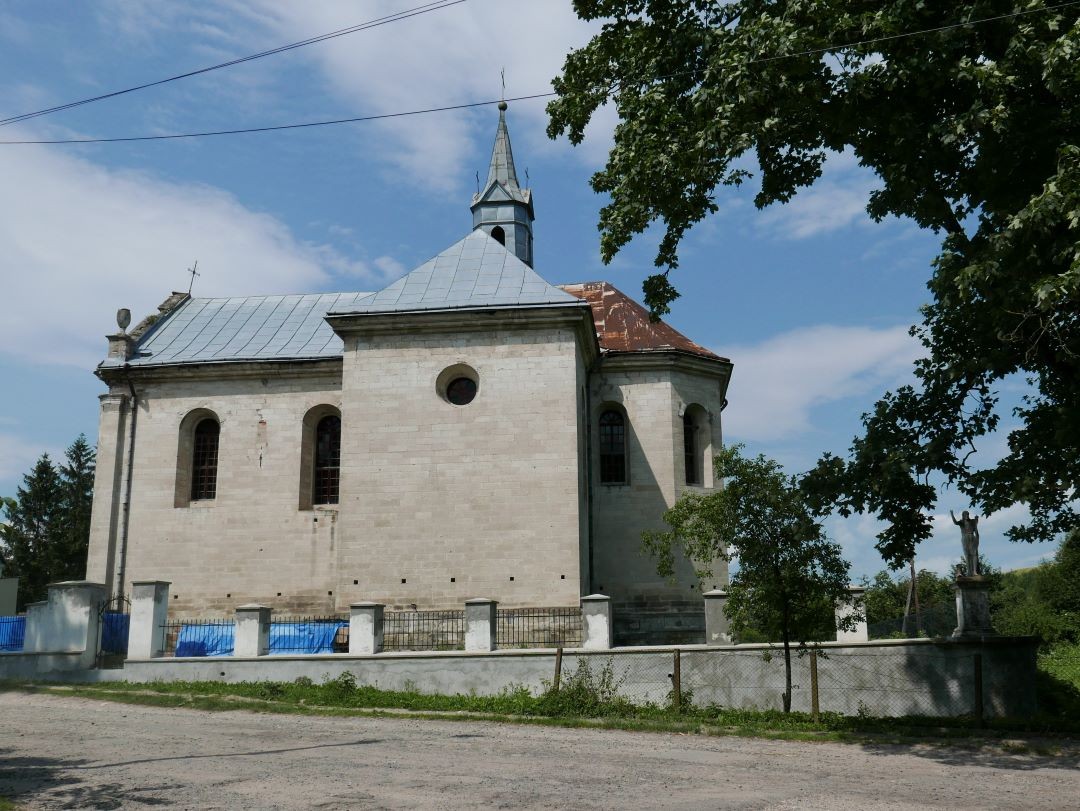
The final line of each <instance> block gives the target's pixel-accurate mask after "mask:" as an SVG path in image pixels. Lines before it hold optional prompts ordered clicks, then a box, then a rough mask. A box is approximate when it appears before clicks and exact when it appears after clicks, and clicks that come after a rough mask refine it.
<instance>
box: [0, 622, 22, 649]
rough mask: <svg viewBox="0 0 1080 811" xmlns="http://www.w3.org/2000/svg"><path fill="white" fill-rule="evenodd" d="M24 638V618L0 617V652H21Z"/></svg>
mask: <svg viewBox="0 0 1080 811" xmlns="http://www.w3.org/2000/svg"><path fill="white" fill-rule="evenodd" d="M25 637H26V617H0V650H3V651H20V650H22V649H23V640H24V639H25Z"/></svg>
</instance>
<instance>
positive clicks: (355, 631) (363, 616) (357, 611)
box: [349, 602, 384, 655]
mask: <svg viewBox="0 0 1080 811" xmlns="http://www.w3.org/2000/svg"><path fill="white" fill-rule="evenodd" d="M383 608H384V607H383V604H382V603H367V602H364V603H353V604H352V605H350V606H349V653H351V654H354V655H357V654H367V653H381V652H382V647H383Z"/></svg>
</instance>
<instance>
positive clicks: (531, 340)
mask: <svg viewBox="0 0 1080 811" xmlns="http://www.w3.org/2000/svg"><path fill="white" fill-rule="evenodd" d="M473 317H474V318H475V316H473ZM578 353H579V349H578V346H577V340H576V337H575V335H574V332H573V330H572V329H570V328H569V327H567V328H563V327H555V326H545V327H543V328H540V327H535V326H534V327H532V328H525V327H521V328H514V329H510V328H507V329H497V328H494V329H492V330H484V331H465V332H462V331H454V332H429V333H419V332H418V333H413V334H402V333H396V334H376V335H364V336H361V337H353V336H348V337H347V338H346V352H345V366H344V371H343V378H342V380H343V392H342V394H343V400H344V402H345V404H346V405H345V410H344V415H343V419H344V423H345V425H346V426H347V429H346V430H345V432H344V433H343V437H342V467H343V473H342V493H343V495H342V503H341V532H342V535H343V537H345V538H347V539H348V541H347V545H346V547H345V548H344V551H343V554H342V560H341V576H342V580H343V584H344V585H343V588H342V593H343V594H344V595H345V601H346V602H347V601H348V600H354V599H368V600H376V601H379V602H384V603H386V604H388V605H391V606H404V607H407V606H409V605H410V604H413V603H415V604H417V605H418V606H419V607H421V608H425V607H429V608H458V607H460V606H461V604H462V602H464V601H465V600H466V599H469V598H472V597H490V598H493V599H496V600H498V601H499V602H500V603H501V604H503V605H506V606H560V605H576V604H577V602H578V599H579V597H580V594H581V585H580V575H579V567H580V562H579V549H580V526H581V523H580V522H581V516H580V511H581V500H582V494H581V492H580V487H579V474H578V467H579V464H578V459H579V453H580V447H579V443H580V441H581V439H580V436H579V428H578V414H577V410H578V403H579V401H580V400H579V396H580V395H579V392H580V388H581V386H582V385H583V384H584V379H583V378H584V367H583V365H582V363H581V360H580V358H579V357H578ZM456 365H464V366H467V367H469V368H470V369H472V370H474V371H475V374H476V376H477V378H478V381H479V390H478V393H477V394H476V397H475V399H474V400H473V401H472V402H471V403H469V404H468V405H464V406H455V405H452V404H450V403H449V402H447V401H446V400H445V399H443V397H442V396H440V393H439V391H438V389H437V381H438V380H439V377H440V375H441V374H442V373H443V372H444V370H446V369H448V368H449V367H452V366H456ZM354 580H355V581H356V582H355V583H354V582H353V581H354Z"/></svg>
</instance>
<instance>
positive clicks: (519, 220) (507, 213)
mask: <svg viewBox="0 0 1080 811" xmlns="http://www.w3.org/2000/svg"><path fill="white" fill-rule="evenodd" d="M470 208H471V210H472V215H473V230H474V231H475V230H477V229H480V230H482V231H484V232H485V233H486V234H488V235H489V236H490V237H492V238H493V239H496V240H498V241H499V242H501V243H502V244H503V245H505V246H506V249H507V250H508V251H510V253H512V254H514V255H515V256H516V257H517V258H518V259H520V260H521V261H522V262H524V263H525V264H526V265H528V266H529V267H532V266H533V229H532V224H533V218H534V216H535V215H534V213H533V202H532V191H531V190H530V189H523V188H521V187H520V186H519V185H518V179H517V170H516V169H515V168H514V153H513V152H512V151H511V149H510V133H509V132H508V131H507V129H506V102H505V101H500V102H499V129H498V130H497V131H496V133H495V146H494V147H492V150H491V167H490V168H489V169H488V176H487V182H486V183H485V184H484V187H483V188H482V189H481V190H480V192H479V193H478V194H476V195H474V196H473V201H472V206H471V207H470Z"/></svg>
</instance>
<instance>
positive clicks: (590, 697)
mask: <svg viewBox="0 0 1080 811" xmlns="http://www.w3.org/2000/svg"><path fill="white" fill-rule="evenodd" d="M618 687H619V685H618V683H617V680H616V679H615V677H614V675H613V673H612V669H611V665H610V664H608V665H606V666H604V667H601V668H598V669H597V670H595V671H594V670H592V669H590V667H589V665H588V663H587V662H585V661H582V662H580V663H579V665H578V669H577V670H576V671H574V672H572V673H570V674H568V675H567V676H566V678H565V679H564V681H563V685H562V689H560V690H558V691H556V690H553V689H551V687H550V685H548V686H547V689H545V690H544V691H543V692H541V693H540V695H533V694H532V693H531V692H530V691H529V690H528V689H527V688H525V687H520V686H519V687H515V688H510V689H507V690H504V691H503V692H501V693H499V694H498V695H494V696H478V695H460V694H459V695H437V694H431V693H422V692H419V691H417V690H415V689H407V690H382V689H379V688H378V687H375V686H371V685H360V684H357V682H356V680H355V678H354V677H353V676H352V675H351V674H348V673H345V674H342V675H340V676H337V677H335V678H329V677H327V678H326V679H324V681H323V682H322V683H318V684H317V683H315V682H313V681H312V680H311V679H306V678H300V679H297V680H296V681H294V682H241V683H224V682H217V681H213V682H155V683H149V684H132V683H126V682H111V683H107V684H98V685H79V686H72V687H55V686H45V685H36V686H35V685H13V684H9V685H7V688H8V689H25V690H40V691H47V692H51V693H58V694H62V695H72V696H80V697H85V698H94V699H103V700H107V701H118V702H123V703H130V704H142V705H149V706H159V707H188V708H193V709H201V710H209V711H235V710H248V711H255V712H274V713H286V714H303V715H338V716H341V715H344V716H357V715H362V716H377V717H386V716H393V715H400V714H402V713H409V714H411V715H413V716H419V717H425V718H458V719H466V720H477V719H481V720H497V721H506V722H512V723H526V724H543V725H554V726H564V727H594V728H595V727H599V728H606V729H625V730H643V731H664V732H684V733H698V734H712V735H722V734H723V735H746V736H754V737H770V738H785V739H797V740H832V741H865V740H868V739H871V738H872V739H874V740H876V741H878V742H881V740H882V739H885V740H894V741H908V742H910V741H912V740H937V741H942V740H947V741H958V740H963V739H979V740H987V739H991V740H993V739H998V740H1004V739H1007V738H1009V737H1014V736H1015V734H1016V733H1023V734H1031V733H1035V734H1042V735H1046V734H1051V735H1061V734H1068V733H1080V716H1078V715H1072V716H1062V715H1060V714H1057V715H1047V716H1042V717H1039V718H1035V719H992V720H990V721H988V722H987V726H986V727H984V728H981V729H975V728H973V725H972V723H971V720H970V719H967V718H927V717H906V718H876V717H872V716H870V715H868V714H865V713H860V714H858V715H855V716H845V715H840V714H838V713H821V714H820V715H819V717H818V718H817V719H816V720H815V719H814V718H812V717H811V716H810V715H809V714H808V713H798V712H792V713H788V714H785V713H783V712H780V711H778V710H746V709H736V708H732V707H721V706H717V705H710V706H697V705H694V704H693V703H692V702H691V700H690V699H691V697H690V696H684V699H685V701H684V703H682V704H681V706H678V707H676V706H675V705H674V704H673V702H672V701H671V697H670V696H669V698H668V700H667V701H665V702H664V703H662V704H657V703H646V704H634V703H631V702H629V701H627V700H626V699H625V698H623V697H621V696H620V695H619V691H618ZM1008 745H1009V746H1012V747H1014V749H1015V750H1016V751H1017V752H1019V751H1020V750H1019V749H1017V747H1023V748H1024V751H1026V752H1030V751H1035V750H1032V749H1031V744H1029V743H1028V742H1015V741H1012V742H1009V743H1008ZM1009 751H1013V750H1009ZM0 811H2V806H0Z"/></svg>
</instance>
